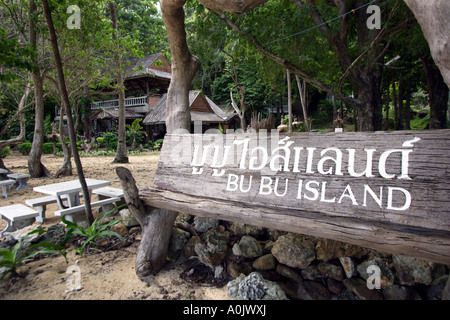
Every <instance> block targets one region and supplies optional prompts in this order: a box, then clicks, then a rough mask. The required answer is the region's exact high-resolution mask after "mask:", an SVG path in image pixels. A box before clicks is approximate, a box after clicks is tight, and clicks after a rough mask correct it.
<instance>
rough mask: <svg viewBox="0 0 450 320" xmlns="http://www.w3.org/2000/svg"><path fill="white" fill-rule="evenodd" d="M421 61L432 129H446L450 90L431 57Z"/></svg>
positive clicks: (422, 58) (423, 58)
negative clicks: (426, 87) (425, 80)
mask: <svg viewBox="0 0 450 320" xmlns="http://www.w3.org/2000/svg"><path fill="white" fill-rule="evenodd" d="M421 60H422V65H423V69H424V71H425V76H426V79H427V86H428V97H429V104H430V129H445V128H447V108H448V93H449V88H448V86H447V84H446V83H445V82H444V78H443V77H442V73H441V72H440V71H439V69H438V68H436V66H435V64H434V63H433V60H432V59H431V57H421Z"/></svg>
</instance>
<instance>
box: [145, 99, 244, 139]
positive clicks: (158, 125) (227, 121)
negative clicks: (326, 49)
mask: <svg viewBox="0 0 450 320" xmlns="http://www.w3.org/2000/svg"><path fill="white" fill-rule="evenodd" d="M166 102H167V94H163V96H162V97H161V99H160V100H159V102H158V103H157V104H156V105H155V106H154V107H153V108H152V109H151V110H150V112H149V113H148V114H147V116H146V117H145V119H144V121H142V124H143V125H144V127H147V126H150V127H151V129H150V130H151V133H152V136H153V137H155V138H159V137H162V136H164V134H165V132H166V128H165V119H166ZM189 107H190V110H191V122H192V126H191V132H193V131H194V125H196V124H201V127H202V133H204V132H205V131H206V130H208V129H211V128H218V127H219V124H220V125H221V127H222V128H223V130H226V129H236V128H237V126H238V125H239V119H238V117H237V114H236V113H231V112H226V111H224V110H222V109H221V108H220V107H219V106H218V105H217V104H215V103H214V102H213V101H212V100H211V99H210V98H208V97H207V96H205V95H203V93H202V92H201V91H200V90H191V91H190V92H189ZM150 130H148V131H150Z"/></svg>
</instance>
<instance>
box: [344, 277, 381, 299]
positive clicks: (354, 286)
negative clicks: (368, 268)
mask: <svg viewBox="0 0 450 320" xmlns="http://www.w3.org/2000/svg"><path fill="white" fill-rule="evenodd" d="M344 285H345V286H346V287H347V289H348V290H350V291H352V292H353V293H354V294H355V295H356V296H357V297H358V298H359V299H361V300H383V297H382V296H381V294H380V293H379V292H378V290H375V289H369V288H368V287H367V284H366V281H364V280H363V279H361V278H358V277H356V278H351V279H345V280H344Z"/></svg>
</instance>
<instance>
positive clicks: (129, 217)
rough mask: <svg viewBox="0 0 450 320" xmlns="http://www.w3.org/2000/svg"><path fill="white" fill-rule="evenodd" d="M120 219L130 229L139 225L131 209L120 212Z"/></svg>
mask: <svg viewBox="0 0 450 320" xmlns="http://www.w3.org/2000/svg"><path fill="white" fill-rule="evenodd" d="M119 214H120V218H121V219H123V224H124V225H125V226H126V227H128V228H131V227H135V226H138V225H139V222H138V221H137V220H136V218H135V217H134V216H133V214H132V213H131V212H130V210H129V209H122V210H120V211H119Z"/></svg>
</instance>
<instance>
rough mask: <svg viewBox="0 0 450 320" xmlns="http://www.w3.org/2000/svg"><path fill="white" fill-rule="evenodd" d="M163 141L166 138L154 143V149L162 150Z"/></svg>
mask: <svg viewBox="0 0 450 320" xmlns="http://www.w3.org/2000/svg"><path fill="white" fill-rule="evenodd" d="M163 142H164V139H159V140H156V141H155V143H153V150H161V148H162V145H163Z"/></svg>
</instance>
